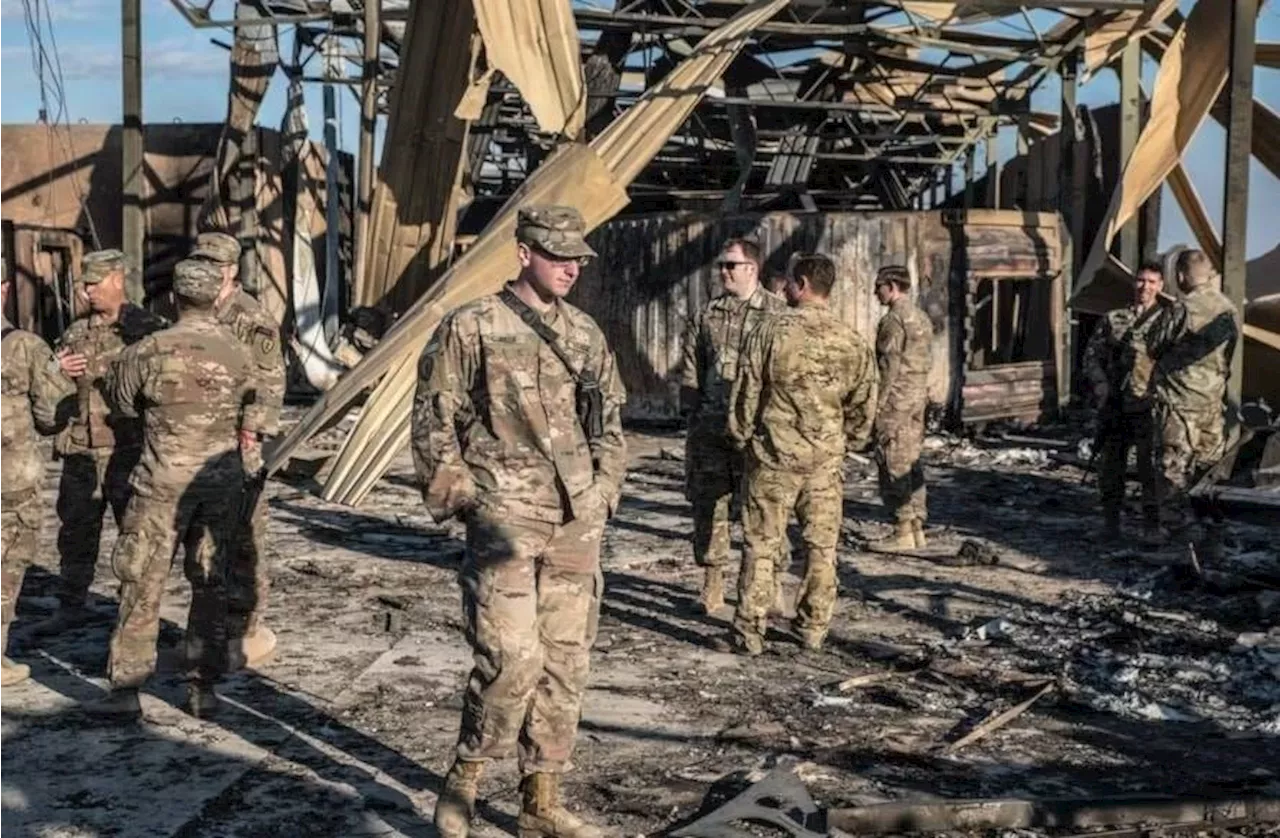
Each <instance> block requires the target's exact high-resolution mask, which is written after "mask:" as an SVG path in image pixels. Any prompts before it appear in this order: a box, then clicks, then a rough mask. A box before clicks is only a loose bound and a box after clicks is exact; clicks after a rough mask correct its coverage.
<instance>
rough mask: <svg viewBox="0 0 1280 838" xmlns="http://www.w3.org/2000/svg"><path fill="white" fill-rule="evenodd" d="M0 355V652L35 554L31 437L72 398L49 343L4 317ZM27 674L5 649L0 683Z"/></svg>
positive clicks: (38, 474)
mask: <svg viewBox="0 0 1280 838" xmlns="http://www.w3.org/2000/svg"><path fill="white" fill-rule="evenodd" d="M11 285H12V282H11V280H10V278H9V276H8V274H7V272H6V273H5V277H4V291H3V296H2V297H0V299H3V300H4V301H5V302H7V301H8V299H9V291H10V286H11ZM0 347H2V348H0V360H3V405H4V408H3V417H2V418H0V428H2V429H3V436H4V440H3V450H2V451H0V466H2V467H3V471H4V479H3V498H0V534H2V540H3V544H4V546H3V552H2V553H0V573H2V575H3V590H0V596H2V597H3V621H4V622H3V624H2V625H0V653H7V652H8V648H9V647H8V643H9V623H10V622H12V621H13V610H14V605H15V604H16V603H17V599H18V592H19V591H21V590H22V577H23V575H24V574H25V573H26V570H27V566H28V565H29V564H31V562H32V560H33V559H35V554H36V546H37V542H38V540H39V537H40V523H41V519H42V518H43V517H44V504H43V503H41V501H40V484H41V483H42V482H44V459H45V458H44V457H42V456H41V454H40V449H39V446H38V444H37V441H36V436H37V434H43V435H46V436H47V435H49V434H52V433H54V432H55V431H57V429H58V425H59V420H60V419H61V420H62V421H64V422H65V420H66V416H65V415H62V416H59V411H60V410H61V412H62V413H63V414H65V413H66V412H67V410H68V409H69V408H72V407H74V405H75V402H74V401H73V400H72V399H71V398H69V397H70V396H71V395H73V394H74V393H75V385H74V384H73V383H72V382H71V379H69V378H67V377H66V376H65V375H63V373H62V371H61V369H60V368H59V364H58V361H57V359H55V358H54V357H53V353H52V352H50V351H49V347H48V346H47V345H46V344H45V342H44V341H43V340H41V339H40V338H39V337H37V336H36V335H33V334H31V333H30V332H24V331H22V330H21V329H17V328H15V327H14V326H13V325H11V324H10V323H9V319H8V318H7V317H5V318H4V334H3V337H2V338H0ZM28 674H30V669H29V668H28V667H27V665H26V664H18V663H14V662H13V661H11V660H9V658H8V656H7V654H5V657H4V659H3V668H0V686H5V687H8V686H12V685H13V684H16V683H18V682H20V681H22V680H25V679H26V677H27V675H28Z"/></svg>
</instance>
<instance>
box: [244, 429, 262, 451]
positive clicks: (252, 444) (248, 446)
mask: <svg viewBox="0 0 1280 838" xmlns="http://www.w3.org/2000/svg"><path fill="white" fill-rule="evenodd" d="M257 447H258V432H257V431H246V430H243V429H242V430H241V431H240V450H241V451H242V452H244V451H253V450H255V449H256V448H257Z"/></svg>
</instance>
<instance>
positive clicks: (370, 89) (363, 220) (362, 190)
mask: <svg viewBox="0 0 1280 838" xmlns="http://www.w3.org/2000/svg"><path fill="white" fill-rule="evenodd" d="M381 6H382V3H381V0H365V4H364V64H363V65H362V68H361V70H362V72H361V80H362V82H363V87H362V88H361V91H360V159H359V161H358V164H359V166H360V171H359V173H358V178H357V184H356V201H357V204H356V256H355V262H354V271H353V273H354V274H355V275H354V276H353V277H352V279H351V284H352V287H354V288H359V287H360V281H361V278H362V276H363V274H364V256H365V252H366V250H367V249H368V247H369V240H368V235H369V206H370V201H371V199H372V198H373V175H374V160H373V133H374V129H375V128H376V127H377V124H378V72H379V70H380V69H381V64H380V62H379V60H378V47H379V45H380V44H381V38H382V22H381V21H380V20H379V15H378V13H379V11H380V10H381Z"/></svg>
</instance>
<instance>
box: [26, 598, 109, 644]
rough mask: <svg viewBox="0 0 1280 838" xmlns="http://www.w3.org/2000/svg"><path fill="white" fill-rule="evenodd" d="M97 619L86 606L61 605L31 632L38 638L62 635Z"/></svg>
mask: <svg viewBox="0 0 1280 838" xmlns="http://www.w3.org/2000/svg"><path fill="white" fill-rule="evenodd" d="M96 617H97V614H95V613H94V612H93V610H92V609H90V608H88V607H86V606H84V605H59V606H58V610H57V611H54V612H53V614H52V615H51V616H49V617H46V618H45V619H43V620H41V621H40V622H38V623H36V624H35V625H33V626H32V627H31V629H30V631H31V634H32V635H34V636H36V637H41V636H44V635H50V634H61V633H62V632H64V631H70V630H72V629H77V628H80V627H81V626H83V625H85V624H86V623H90V622H92V621H93V620H94V619H95V618H96Z"/></svg>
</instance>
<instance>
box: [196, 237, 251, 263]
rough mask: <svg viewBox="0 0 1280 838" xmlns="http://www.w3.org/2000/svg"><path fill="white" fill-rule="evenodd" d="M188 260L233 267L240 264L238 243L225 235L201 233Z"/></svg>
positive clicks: (233, 238)
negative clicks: (206, 260)
mask: <svg viewBox="0 0 1280 838" xmlns="http://www.w3.org/2000/svg"><path fill="white" fill-rule="evenodd" d="M190 258H192V259H208V260H209V261H210V262H217V263H218V264H219V265H235V264H238V263H239V262H240V242H238V241H236V238H235V236H230V235H227V234H226V233H201V234H200V235H198V236H196V246H195V249H194V250H192V251H191V257H190Z"/></svg>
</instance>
